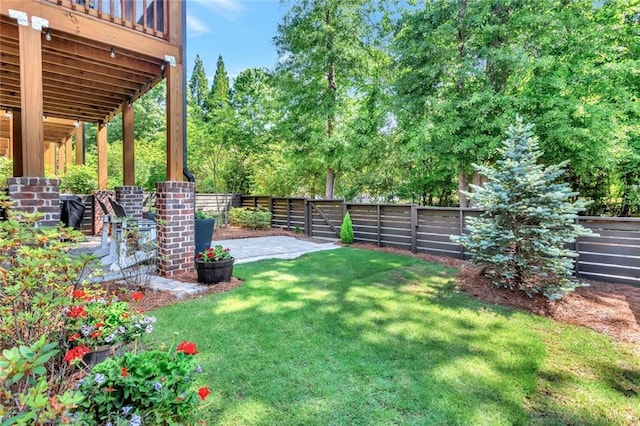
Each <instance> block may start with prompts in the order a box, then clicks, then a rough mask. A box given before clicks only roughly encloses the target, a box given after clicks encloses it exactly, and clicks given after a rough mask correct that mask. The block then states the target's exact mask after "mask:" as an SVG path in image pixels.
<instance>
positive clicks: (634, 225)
mask: <svg viewBox="0 0 640 426" xmlns="http://www.w3.org/2000/svg"><path fill="white" fill-rule="evenodd" d="M578 223H579V224H580V225H582V226H584V227H585V228H589V229H591V230H592V231H593V232H594V233H597V234H599V235H598V236H589V237H580V238H578V241H577V242H576V251H577V252H578V254H579V256H578V260H577V262H576V271H577V273H578V274H579V275H580V276H582V277H584V278H588V279H593V280H598V281H609V282H617V283H624V284H631V285H634V286H640V219H639V218H611V217H579V218H578Z"/></svg>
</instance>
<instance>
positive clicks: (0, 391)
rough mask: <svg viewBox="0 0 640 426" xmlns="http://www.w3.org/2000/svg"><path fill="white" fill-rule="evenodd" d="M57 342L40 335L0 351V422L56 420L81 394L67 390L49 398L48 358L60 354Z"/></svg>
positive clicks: (35, 423)
mask: <svg viewBox="0 0 640 426" xmlns="http://www.w3.org/2000/svg"><path fill="white" fill-rule="evenodd" d="M57 346H58V344H57V343H46V339H45V336H42V337H41V338H40V339H39V340H38V341H37V342H35V343H34V344H33V345H30V346H26V345H20V346H16V347H12V348H10V349H5V350H3V351H2V352H1V353H0V420H2V424H3V425H13V424H18V425H27V424H34V425H41V424H53V423H54V422H55V423H59V422H61V421H62V419H64V418H65V415H66V413H67V412H68V411H70V410H71V409H72V408H73V407H74V406H75V405H76V404H78V403H79V402H81V401H82V396H81V395H80V394H79V393H78V392H75V391H72V390H66V391H64V393H62V394H58V395H56V397H55V401H56V403H55V404H52V403H51V401H52V400H53V399H52V398H51V396H52V395H51V386H52V382H51V381H50V380H49V377H48V375H47V366H48V365H49V360H50V359H52V358H53V357H54V356H56V355H57V354H58V353H59V350H58V349H56V347H57Z"/></svg>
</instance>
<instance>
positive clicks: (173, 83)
mask: <svg viewBox="0 0 640 426" xmlns="http://www.w3.org/2000/svg"><path fill="white" fill-rule="evenodd" d="M133 4H134V16H135V2H133ZM164 4H165V5H166V6H167V9H168V15H169V17H170V18H169V20H168V22H167V21H165V25H167V24H168V27H169V28H168V29H167V35H168V41H169V43H170V44H172V45H175V46H182V48H183V49H184V48H185V46H184V41H185V40H183V39H182V38H183V25H184V20H185V17H184V16H183V15H184V14H183V12H184V9H183V7H182V6H183V5H182V2H180V1H170V2H165V3H164ZM181 50H182V49H181ZM174 59H175V61H176V63H175V65H170V64H168V65H167V69H166V70H165V71H166V73H165V75H166V78H167V180H168V181H181V180H182V170H183V168H184V158H183V153H182V147H183V140H184V137H185V134H184V126H185V123H184V119H185V113H186V112H185V110H184V108H185V106H184V96H185V95H186V94H185V87H184V86H185V81H184V78H183V77H184V75H183V74H184V69H183V66H184V64H183V63H182V59H183V58H182V57H176V58H174Z"/></svg>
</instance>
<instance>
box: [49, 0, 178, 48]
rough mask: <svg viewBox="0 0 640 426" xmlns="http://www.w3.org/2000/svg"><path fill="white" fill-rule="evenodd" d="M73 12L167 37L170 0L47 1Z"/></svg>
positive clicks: (156, 35)
mask: <svg viewBox="0 0 640 426" xmlns="http://www.w3.org/2000/svg"><path fill="white" fill-rule="evenodd" d="M47 1H49V2H50V3H55V4H57V5H59V6H62V7H65V8H69V9H71V10H73V11H76V12H80V13H85V14H87V15H91V16H94V17H96V18H99V19H103V20H105V21H109V22H113V23H114V24H118V25H122V26H124V27H127V28H132V29H134V30H136V31H140V32H143V33H147V34H150V35H153V36H155V37H160V38H163V39H166V38H167V37H166V36H167V31H166V29H167V25H166V24H167V20H168V19H169V17H168V15H167V9H168V8H167V7H166V3H167V2H168V1H169V0H47Z"/></svg>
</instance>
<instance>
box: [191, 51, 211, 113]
mask: <svg viewBox="0 0 640 426" xmlns="http://www.w3.org/2000/svg"><path fill="white" fill-rule="evenodd" d="M189 95H190V101H191V102H192V104H193V105H194V106H197V107H199V108H200V109H201V110H205V109H206V102H207V98H208V97H209V84H208V83H207V73H206V72H205V71H204V65H203V64H202V60H201V59H200V55H196V60H195V64H194V65H193V72H192V73H191V80H189Z"/></svg>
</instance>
